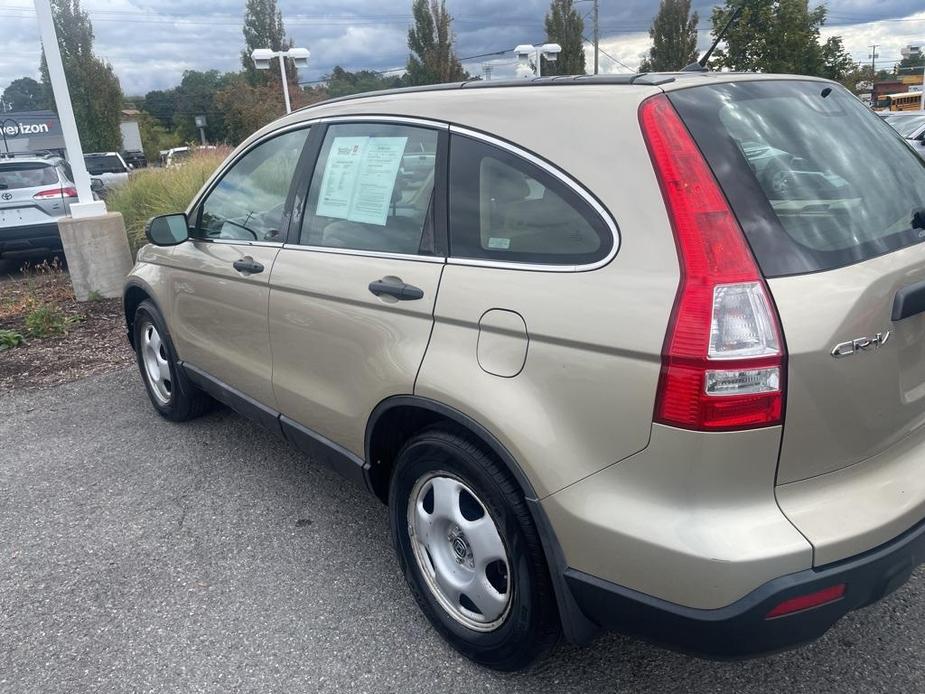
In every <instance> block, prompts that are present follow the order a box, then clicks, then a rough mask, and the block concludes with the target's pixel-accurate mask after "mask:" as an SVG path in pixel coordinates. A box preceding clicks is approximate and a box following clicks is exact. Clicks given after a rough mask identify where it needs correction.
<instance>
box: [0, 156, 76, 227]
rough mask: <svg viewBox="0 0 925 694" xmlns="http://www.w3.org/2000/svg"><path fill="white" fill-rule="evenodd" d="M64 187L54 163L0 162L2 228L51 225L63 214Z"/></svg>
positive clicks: (0, 223) (0, 218) (0, 224)
mask: <svg viewBox="0 0 925 694" xmlns="http://www.w3.org/2000/svg"><path fill="white" fill-rule="evenodd" d="M61 187H62V186H61V183H60V182H59V179H58V171H57V169H56V168H55V166H54V165H53V164H51V163H47V162H40V161H15V160H13V161H0V230H2V229H4V228H10V227H22V226H30V225H34V224H48V223H51V222H54V220H55V218H56V217H60V216H62V215H64V214H65V212H66V208H65V198H63V197H62V195H61ZM36 196H38V197H36Z"/></svg>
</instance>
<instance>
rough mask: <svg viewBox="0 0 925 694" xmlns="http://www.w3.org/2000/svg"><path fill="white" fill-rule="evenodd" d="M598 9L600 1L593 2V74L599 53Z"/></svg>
mask: <svg viewBox="0 0 925 694" xmlns="http://www.w3.org/2000/svg"><path fill="white" fill-rule="evenodd" d="M599 9H600V0H594V20H593V21H594V74H595V75H596V74H597V70H598V54H599V53H600V42H601V35H600V29H599V24H598V11H599Z"/></svg>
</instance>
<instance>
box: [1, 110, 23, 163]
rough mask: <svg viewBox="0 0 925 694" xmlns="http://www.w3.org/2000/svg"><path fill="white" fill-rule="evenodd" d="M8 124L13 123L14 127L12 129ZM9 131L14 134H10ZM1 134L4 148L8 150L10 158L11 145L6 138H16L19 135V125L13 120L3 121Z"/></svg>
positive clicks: (6, 119)
mask: <svg viewBox="0 0 925 694" xmlns="http://www.w3.org/2000/svg"><path fill="white" fill-rule="evenodd" d="M7 123H12V124H13V127H12V128H11V127H10V126H8V125H7ZM9 131H12V132H9ZM0 133H2V134H3V146H4V148H6V154H7V156H9V155H10V143H9V142H7V141H6V136H7V135H11V136H13V137H15V136H16V135H19V123H18V122H16V121H15V120H13V119H12V118H4V119H3V120H0Z"/></svg>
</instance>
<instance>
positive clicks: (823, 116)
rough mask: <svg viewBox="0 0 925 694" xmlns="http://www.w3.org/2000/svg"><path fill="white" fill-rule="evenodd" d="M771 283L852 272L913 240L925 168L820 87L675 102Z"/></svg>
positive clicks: (850, 103)
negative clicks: (829, 272) (795, 276)
mask: <svg viewBox="0 0 925 694" xmlns="http://www.w3.org/2000/svg"><path fill="white" fill-rule="evenodd" d="M670 98H671V101H672V103H673V104H674V105H675V107H676V108H677V109H678V112H679V113H680V114H681V117H682V118H683V119H684V121H685V123H686V125H687V126H688V128H689V129H690V130H691V133H692V134H693V136H694V138H695V139H696V140H697V143H698V144H699V145H700V147H701V150H702V151H703V152H704V155H705V156H706V158H707V160H708V162H709V163H710V166H711V167H712V169H713V171H714V173H715V174H716V176H717V179H718V180H719V182H720V184H721V186H722V187H723V190H724V192H725V193H726V196H727V197H728V198H729V201H730V203H731V204H732V207H733V210H734V211H735V213H736V216H737V217H738V218H739V222H740V223H741V224H742V227H743V229H744V231H745V233H746V236H747V237H748V240H749V243H750V244H751V246H752V250H753V251H754V252H755V255H756V257H757V258H758V261H759V263H760V264H761V267H762V270H763V271H764V273H765V275H767V276H769V277H774V276H780V275H790V274H797V273H803V272H815V271H818V270H826V269H831V268H835V267H841V266H844V265H849V264H851V263H856V262H860V261H863V260H866V259H868V258H872V257H875V256H878V255H882V254H884V253H888V252H890V251H893V250H896V249H898V248H902V247H904V246H908V245H910V244H913V243H918V242H920V241H921V240H922V239H923V238H925V229H922V228H914V227H918V226H919V224H918V222H915V223H914V222H913V219H914V218H915V217H916V216H917V215H916V213H917V212H919V211H920V210H923V211H925V162H923V161H922V159H920V158H919V157H918V156H917V155H916V154H915V152H913V151H912V149H911V148H909V147H908V146H907V145H906V144H905V143H904V142H903V141H902V139H900V138H899V137H898V136H897V135H896V133H895V132H894V131H893V130H892V128H891V127H890V126H889V125H888V124H886V123H884V122H883V121H882V119H880V118H877V117H876V116H875V115H874V114H873V113H871V112H870V111H869V110H868V109H867V108H866V107H865V106H864V105H863V104H861V102H860V101H858V100H857V99H856V98H855V97H854V96H852V95H851V94H850V93H848V92H847V91H845V90H844V89H842V88H841V87H838V86H835V85H829V84H827V83H824V82H798V81H783V80H782V81H771V80H767V81H754V82H735V83H729V84H721V85H714V86H704V87H698V88H695V89H685V90H678V91H676V92H673V93H672V94H671V96H670Z"/></svg>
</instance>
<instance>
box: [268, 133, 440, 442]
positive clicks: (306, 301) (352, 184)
mask: <svg viewBox="0 0 925 694" xmlns="http://www.w3.org/2000/svg"><path fill="white" fill-rule="evenodd" d="M313 140H314V142H315V147H316V149H317V150H318V155H317V159H316V163H315V166H314V170H313V173H312V175H311V176H310V182H306V184H305V187H304V191H305V192H304V199H303V198H299V199H297V201H296V204H295V205H296V206H295V209H296V210H300V209H304V214H303V215H302V218H301V221H299V220H295V219H294V222H293V229H292V231H291V236H290V238H291V240H292V243H288V244H286V246H284V247H283V249H282V250H281V251H280V253H279V256H278V257H277V260H276V264H275V265H274V268H273V274H272V276H271V283H270V284H271V287H270V344H271V347H272V350H273V388H274V392H275V395H276V402H277V404H278V408H279V411H280V412H281V413H282V415H283V417H282V420H281V421H282V423H283V427H284V430H286V431H287V435H292V433H293V431H292V430H293V429H295V430H296V432H295V434H296V438H297V439H298V438H299V437H298V433H299V432H302V433H305V431H306V430H308V432H310V436H311V437H312V438H313V439H317V438H318V437H319V436H320V437H321V438H323V439H326V440H327V441H328V442H334V443H336V444H338V445H339V446H340V447H342V448H345V449H347V450H348V451H350V452H352V453H353V454H354V455H355V456H357V457H362V455H363V446H364V443H363V439H364V434H365V428H366V422H367V418H368V416H369V414H370V412H371V411H372V410H373V408H374V407H375V406H376V405H377V404H378V403H379V402H380V401H381V400H383V399H384V398H386V397H389V396H391V395H396V394H408V393H411V392H412V391H413V388H414V380H415V376H416V374H417V370H418V367H419V366H420V364H421V360H422V359H423V357H424V351H425V349H426V347H427V341H428V338H429V337H430V331H431V326H432V323H433V309H434V301H435V298H436V295H437V287H438V285H439V282H440V275H441V272H442V269H443V266H444V261H445V253H444V251H443V248H444V247H445V246H444V242H443V241H442V239H443V235H444V233H445V219H446V207H445V200H446V194H445V159H446V155H445V152H446V129H445V127H441V126H439V125H423V124H419V123H416V124H413V125H412V124H407V123H404V122H401V121H398V120H394V119H393V120H392V121H391V122H383V121H382V120H380V121H379V122H372V121H370V122H335V123H331V124H328V125H327V126H326V127H325V131H324V132H323V133H322V132H319V131H316V135H315V137H313ZM302 439H303V440H304V436H303V437H302Z"/></svg>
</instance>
